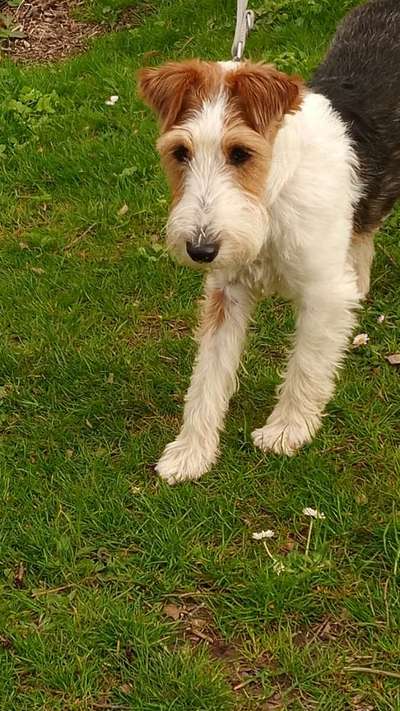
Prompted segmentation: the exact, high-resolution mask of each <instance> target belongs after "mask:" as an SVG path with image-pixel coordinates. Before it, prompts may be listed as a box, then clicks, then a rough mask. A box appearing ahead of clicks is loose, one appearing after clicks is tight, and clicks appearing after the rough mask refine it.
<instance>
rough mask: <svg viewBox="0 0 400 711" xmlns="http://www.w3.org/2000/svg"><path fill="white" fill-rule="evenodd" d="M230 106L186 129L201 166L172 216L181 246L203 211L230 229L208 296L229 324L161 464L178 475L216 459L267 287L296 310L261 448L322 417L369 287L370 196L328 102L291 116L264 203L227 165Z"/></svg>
mask: <svg viewBox="0 0 400 711" xmlns="http://www.w3.org/2000/svg"><path fill="white" fill-rule="evenodd" d="M224 110H225V108H224V97H223V96H220V97H219V98H218V100H217V101H216V102H215V103H214V104H206V105H205V106H204V109H203V111H202V112H201V113H200V114H199V115H198V117H197V118H196V119H193V120H192V121H191V123H190V124H188V125H186V126H185V130H187V131H189V132H190V134H191V138H192V141H193V143H194V145H195V156H196V159H195V161H196V165H195V166H194V168H193V170H192V171H190V174H189V176H188V179H187V182H186V185H185V190H184V194H183V197H182V199H181V200H180V201H179V203H178V205H177V206H176V208H175V209H174V211H173V213H172V215H171V220H170V225H169V229H170V241H171V243H172V244H173V246H174V248H175V249H176V251H178V252H179V253H181V254H183V252H184V243H185V240H186V239H187V235H188V234H189V233H190V230H191V229H192V226H193V225H195V224H197V225H198V224H199V220H200V221H202V220H204V226H207V228H210V225H211V226H212V230H213V231H214V232H215V233H217V234H218V235H220V236H221V239H220V241H221V249H220V252H219V254H218V256H217V258H216V260H215V263H214V264H213V271H212V272H211V273H210V275H209V276H208V278H207V280H206V299H207V294H211V293H212V291H213V289H215V287H218V288H219V289H222V290H224V299H225V318H224V321H223V323H222V324H221V325H220V326H219V328H217V329H210V330H208V331H207V330H206V331H205V334H204V336H203V338H202V340H201V342H200V345H199V352H198V356H197V360H196V364H195V367H194V371H193V376H192V381H191V385H190V388H189V390H188V393H187V396H186V404H185V410H184V421H183V426H182V430H181V432H180V434H179V435H178V437H177V439H176V440H175V441H174V442H172V443H171V444H169V445H168V446H167V447H166V449H165V451H164V453H163V455H162V457H161V459H160V461H159V462H158V465H157V471H158V473H159V474H160V476H161V477H162V478H164V479H165V480H167V481H168V482H169V483H170V484H172V483H175V482H178V481H183V480H185V479H198V478H199V477H200V476H201V475H202V474H203V473H204V472H205V471H207V470H208V469H209V468H210V466H211V465H212V464H213V463H214V462H215V460H216V457H217V454H218V443H219V432H220V430H221V428H222V426H223V421H224V415H225V413H226V410H227V407H228V403H229V399H230V397H231V395H232V393H233V391H234V388H235V382H236V371H237V368H238V364H239V360H240V354H241V349H242V346H243V343H244V340H245V332H246V325H247V323H248V320H249V317H250V314H251V310H252V305H253V303H254V302H255V301H256V299H258V298H259V296H260V294H265V295H270V294H272V293H278V294H280V295H283V296H284V297H288V298H290V299H291V300H292V301H293V303H294V305H295V307H296V311H297V325H296V335H295V343H294V348H293V352H292V354H291V356H290V359H289V362H288V365H287V368H286V373H285V377H284V382H283V384H282V385H281V386H280V388H279V391H278V396H279V397H278V402H277V404H276V406H275V409H274V410H273V412H272V414H271V415H270V416H269V418H268V419H267V422H266V424H265V425H264V427H262V428H261V429H257V430H256V431H255V432H254V433H253V439H254V443H255V444H256V445H257V446H258V447H260V448H261V449H262V450H264V451H273V452H276V453H283V454H288V455H290V454H292V453H293V452H295V450H296V449H298V448H299V447H301V446H302V445H303V444H305V443H307V442H309V441H310V440H311V439H312V437H313V435H314V434H315V432H316V431H317V430H318V428H319V426H320V424H321V417H322V414H323V410H324V408H325V406H326V404H327V402H328V400H329V399H330V397H331V395H332V393H333V389H334V379H335V374H336V371H337V368H338V366H339V365H340V363H341V361H342V358H343V355H344V352H345V350H346V347H347V344H348V341H349V336H350V334H351V330H352V326H353V323H354V310H355V308H356V307H357V304H358V302H359V298H360V296H361V294H360V293H359V290H358V287H357V279H356V271H355V269H356V268H357V266H356V265H355V264H354V254H352V255H350V245H351V236H352V216H353V206H354V204H355V203H356V201H357V199H358V198H359V186H358V185H357V181H356V178H355V172H354V167H355V158H354V154H353V152H352V149H351V146H350V143H349V140H348V138H347V135H346V131H345V127H344V125H343V123H342V122H341V120H340V118H339V117H338V116H337V115H336V114H335V113H334V111H333V110H332V108H331V105H330V103H329V101H328V100H327V99H325V98H324V97H323V96H321V95H317V94H312V93H309V94H307V95H306V96H305V98H304V101H303V104H302V107H301V109H300V110H299V111H297V112H296V113H294V114H293V115H287V116H286V117H285V119H284V122H283V126H282V127H281V128H280V130H279V131H278V133H277V136H276V140H275V142H274V146H273V156H272V162H271V167H270V171H269V174H268V179H267V183H266V185H265V197H264V200H263V202H262V203H261V202H259V203H257V202H256V200H255V199H252V198H249V197H248V196H246V195H245V194H243V192H241V191H240V190H239V187H238V186H237V185H235V183H234V182H233V180H232V179H231V177H230V174H229V172H228V171H227V170H226V167H225V165H224V162H223V159H222V154H221V148H220V143H221V134H222V131H223V115H224ZM181 242H182V245H181V244H180V243H181ZM208 298H210V296H209V297H208ZM205 308H207V306H205Z"/></svg>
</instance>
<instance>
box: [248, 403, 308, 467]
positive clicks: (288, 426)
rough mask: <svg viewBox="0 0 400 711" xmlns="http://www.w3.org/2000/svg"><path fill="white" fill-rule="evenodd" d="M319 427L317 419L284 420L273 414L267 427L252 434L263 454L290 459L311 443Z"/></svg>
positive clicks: (297, 418)
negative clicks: (278, 455) (268, 453)
mask: <svg viewBox="0 0 400 711" xmlns="http://www.w3.org/2000/svg"><path fill="white" fill-rule="evenodd" d="M319 426H320V419H319V418H317V417H315V418H312V419H311V420H306V419H305V418H302V417H296V418H295V419H293V420H291V419H290V418H288V419H287V420H283V419H281V418H275V417H274V416H273V413H272V415H271V417H270V418H269V420H268V421H267V424H266V425H265V427H261V428H260V429H258V430H254V432H253V433H252V437H253V442H254V444H255V445H256V447H259V449H261V450H262V451H263V452H274V453H275V454H286V455H287V456H289V457H290V456H292V455H293V454H294V453H295V452H296V451H297V450H298V449H300V447H302V446H303V445H304V444H308V443H309V442H311V440H312V439H313V437H314V435H315V433H316V431H317V430H318V428H319Z"/></svg>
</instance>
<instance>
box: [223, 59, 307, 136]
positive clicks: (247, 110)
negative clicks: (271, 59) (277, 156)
mask: <svg viewBox="0 0 400 711" xmlns="http://www.w3.org/2000/svg"><path fill="white" fill-rule="evenodd" d="M226 84H227V86H228V88H229V90H230V92H231V95H232V97H233V98H234V99H235V100H236V101H237V102H238V104H239V107H240V110H241V112H242V114H243V115H244V117H245V119H246V121H247V123H248V124H249V125H250V126H251V127H252V128H253V129H254V130H256V131H258V132H259V133H264V132H265V131H266V130H267V129H268V126H269V125H270V124H271V122H272V121H280V120H281V119H282V118H283V116H284V115H285V114H286V113H290V112H293V111H296V110H297V109H298V108H299V107H300V104H301V100H302V88H303V86H304V84H303V82H302V80H301V79H299V78H298V77H292V76H288V75H287V74H284V73H283V72H280V71H278V70H277V69H275V67H273V66H271V65H269V64H251V63H244V64H241V65H239V66H238V68H237V69H234V70H232V71H231V72H229V74H228V76H227V77H226Z"/></svg>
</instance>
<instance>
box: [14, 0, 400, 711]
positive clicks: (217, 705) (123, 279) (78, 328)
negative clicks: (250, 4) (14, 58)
mask: <svg viewBox="0 0 400 711" xmlns="http://www.w3.org/2000/svg"><path fill="white" fill-rule="evenodd" d="M133 4H134V3H132V2H126V0H89V2H88V3H87V5H86V6H85V7H82V8H81V9H80V13H81V14H82V15H84V16H85V18H87V17H91V18H93V20H96V21H98V20H99V19H101V18H102V17H103V16H105V19H106V21H107V22H110V23H111V24H112V23H113V22H114V20H115V19H116V18H117V16H118V13H119V10H121V9H123V8H126V7H127V6H132V5H133ZM354 4H356V3H355V2H349V0H318V2H317V1H316V0H258V3H257V5H258V7H259V9H260V12H261V16H260V20H259V23H258V29H257V31H256V32H254V34H253V35H252V36H251V38H250V39H249V43H248V55H250V56H251V57H252V58H253V59H257V60H259V59H266V60H269V61H273V60H274V61H276V63H277V64H278V66H279V67H281V68H282V69H284V70H290V71H295V72H297V73H302V74H304V75H305V76H308V75H309V74H310V72H311V71H312V69H313V67H315V66H316V64H317V63H318V60H319V58H320V57H321V55H322V53H323V51H324V48H325V47H326V45H327V42H328V39H329V36H330V35H331V33H332V32H333V29H334V27H335V24H336V22H337V20H338V19H339V18H340V17H341V16H342V15H343V14H344V13H345V11H346V10H347V9H348V8H349V7H350V6H352V5H354ZM234 10H235V2H234V0H229V2H226V1H224V0H202V2H200V1H199V0H169V1H168V0H159V1H158V2H157V0H153V2H152V3H151V6H149V5H146V6H143V24H141V25H140V26H138V27H137V28H135V29H131V30H125V31H122V32H110V33H108V34H106V35H104V36H103V37H100V38H98V39H96V40H95V41H94V42H93V43H92V44H91V45H90V47H89V49H88V51H87V52H86V53H85V54H84V55H82V56H78V57H75V58H73V59H70V60H68V61H66V62H62V63H59V64H53V65H48V66H24V67H21V66H15V65H14V64H12V63H11V61H9V60H6V59H3V60H2V61H0V81H1V99H0V185H1V190H0V238H1V249H0V271H1V280H0V291H1V293H0V330H1V341H0V437H1V439H0V500H1V517H0V563H1V569H0V708H1V709H4V710H5V711H11V710H12V711H14V710H15V711H23V710H24V711H25V710H26V711H32V710H33V709H43V710H46V711H67V710H78V709H79V710H84V709H93V710H95V709H131V710H132V711H153V710H154V711H170V710H171V711H194V710H196V711H200V710H201V711H228V710H229V711H231V710H234V711H236V710H240V711H241V710H243V711H245V710H249V711H250V710H251V711H258V710H260V711H261V710H262V709H291V710H292V709H293V710H297V709H299V710H300V709H321V711H330V710H331V709H332V710H334V711H345V710H347V709H354V710H355V711H368V710H370V711H371V710H373V709H382V710H383V709H387V710H393V709H395V710H396V709H400V692H399V678H400V661H399V660H400V634H399V627H400V592H399V572H400V518H399V495H400V484H399V481H400V478H399V474H400V461H399V442H400V435H399V419H400V417H399V409H400V379H399V378H400V373H399V370H398V368H397V369H396V368H395V367H393V366H391V365H390V364H389V363H388V362H387V360H386V358H385V357H386V356H387V355H388V354H390V353H393V352H396V351H399V350H400V344H399V316H400V302H399V291H398V284H399V276H400V275H399V258H400V245H399V229H400V211H398V212H397V213H394V214H393V215H392V216H391V217H390V219H389V220H388V222H387V224H386V225H385V228H384V229H383V230H382V232H381V234H380V236H379V238H378V246H377V259H376V262H375V266H374V273H373V287H372V291H371V296H370V298H369V300H368V303H367V304H366V306H365V308H364V309H363V311H362V313H361V315H360V325H359V331H360V332H367V333H368V334H369V337H370V341H369V343H368V345H367V346H364V347H361V348H359V349H357V350H352V351H351V353H350V354H349V357H348V359H347V362H346V366H345V368H344V370H343V372H342V373H341V377H340V382H339V385H338V388H337V392H336V395H335V398H334V400H333V401H332V403H331V404H330V406H329V408H328V414H327V417H326V419H325V423H324V427H323V429H322V431H321V432H320V434H319V435H318V436H317V437H316V439H315V441H314V443H313V444H312V445H311V446H309V447H307V448H306V449H304V451H302V452H301V453H300V454H299V455H298V456H296V457H294V458H292V459H285V458H279V457H275V456H269V457H267V456H266V457H262V456H261V454H260V452H259V451H256V450H255V449H254V448H253V446H252V444H251V438H250V432H251V430H252V429H253V428H254V427H256V426H261V425H262V424H263V422H264V420H265V418H266V415H267V413H268V412H269V411H270V409H271V407H272V401H273V392H274V389H275V386H276V384H277V382H278V372H279V370H280V369H281V368H282V365H283V363H284V360H285V353H286V352H287V348H288V344H289V343H290V334H291V331H292V328H293V319H292V315H291V312H290V309H289V308H288V307H287V306H286V305H285V304H284V303H283V302H280V301H274V302H271V303H265V304H263V305H262V306H261V307H260V309H259V311H258V316H257V320H256V323H255V324H254V326H253V327H252V331H251V334H250V338H249V344H248V348H247V350H246V354H245V357H244V360H243V369H242V373H241V387H240V390H239V392H238V394H237V395H236V397H235V398H234V401H233V403H232V407H231V410H230V416H229V418H228V422H227V430H226V433H225V434H224V436H223V440H222V453H221V458H220V460H219V463H218V465H217V466H216V467H215V468H214V470H213V471H212V472H210V473H209V474H208V475H206V476H205V477H204V478H203V479H202V480H201V481H200V482H199V483H198V484H185V485H181V486H179V487H176V488H169V487H168V486H166V485H165V484H163V483H161V482H159V481H158V480H157V479H156V477H155V475H154V473H153V471H152V468H151V464H152V463H153V462H155V460H156V458H157V456H158V455H159V454H160V452H161V450H162V449H163V446H164V445H165V443H166V442H167V441H169V440H170V439H171V438H172V437H173V436H174V434H175V433H176V432H177V428H178V426H179V422H180V417H181V412H182V401H183V395H184V392H185V389H186V387H187V384H188V381H189V376H190V370H191V364H192V361H193V356H194V343H193V341H192V338H191V329H192V327H193V325H194V323H195V317H196V301H197V299H198V296H199V294H200V291H201V278H200V276H199V275H197V274H195V273H192V272H190V271H189V270H185V269H182V268H180V267H178V266H176V265H175V264H174V263H173V262H172V261H171V260H170V258H169V257H168V256H167V255H166V253H165V251H164V247H163V240H162V231H163V226H164V224H165V217H166V212H167V191H166V186H165V182H164V178H163V177H162V174H161V171H160V167H159V163H158V159H157V156H156V153H155V151H154V148H153V144H154V138H155V134H156V125H155V122H154V119H153V117H152V116H151V115H150V113H149V112H148V111H147V110H145V109H144V107H143V106H142V105H141V103H140V102H139V100H138V99H137V96H136V90H135V79H134V75H135V71H136V69H137V68H138V67H140V66H141V65H143V64H145V63H158V62H161V61H162V60H164V59H167V58H171V57H175V58H183V57H187V56H202V57H205V58H207V57H208V58H212V59H221V58H227V57H229V51H230V45H231V42H232V33H233V27H234ZM382 80H383V81H384V77H382ZM112 94H117V95H118V96H119V97H120V98H119V101H118V103H117V104H115V106H107V105H106V104H105V101H106V100H107V99H108V97H109V96H110V95H112ZM380 314H384V315H385V320H384V322H383V323H378V321H377V319H378V316H379V315H380ZM305 506H311V507H314V508H317V509H319V510H320V511H323V512H324V513H325V516H326V518H325V520H323V521H315V524H314V528H313V531H312V536H311V545H310V554H309V556H305V548H306V541H307V535H308V527H309V519H307V518H306V517H305V516H304V515H303V513H302V509H303V508H304V507H305ZM267 528H272V529H274V531H275V533H276V536H275V538H274V539H272V540H271V541H269V542H268V548H269V552H270V554H271V555H272V557H273V558H274V559H275V563H274V562H273V561H272V560H271V558H270V557H269V556H268V553H267V551H266V550H265V548H264V546H263V544H262V542H257V541H254V540H252V537H251V534H252V532H254V531H260V530H261V529H267ZM359 667H361V668H364V667H366V668H367V669H368V670H369V671H367V672H363V671H358V670H356V669H357V668H359ZM372 670H375V671H377V673H372ZM384 672H388V673H389V675H385V674H384ZM390 674H391V675H392V676H390ZM396 674H397V677H396Z"/></svg>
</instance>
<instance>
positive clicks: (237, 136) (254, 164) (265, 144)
mask: <svg viewBox="0 0 400 711" xmlns="http://www.w3.org/2000/svg"><path fill="white" fill-rule="evenodd" d="M272 144H273V139H272V136H271V135H270V132H268V135H266V136H265V137H262V136H260V134H259V133H256V132H255V131H253V130H252V129H250V128H249V127H248V126H246V124H244V123H243V122H238V121H236V120H235V121H234V124H233V128H230V126H229V123H227V127H226V131H225V132H224V136H223V141H222V150H223V152H224V154H225V157H226V160H227V162H228V168H229V170H230V172H231V175H232V176H233V178H234V180H235V181H236V182H237V183H238V184H239V186H240V187H241V188H242V189H243V190H244V191H245V192H247V193H249V194H250V195H253V196H255V197H257V198H259V199H261V198H262V197H263V196H264V190H265V181H266V178H267V174H268V170H269V166H270V163H271V157H272ZM235 146H240V147H242V148H244V149H245V150H248V151H249V153H250V154H251V158H250V159H249V160H248V161H247V162H246V163H244V164H243V165H241V166H234V165H229V152H230V150H232V148H234V147H235Z"/></svg>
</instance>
